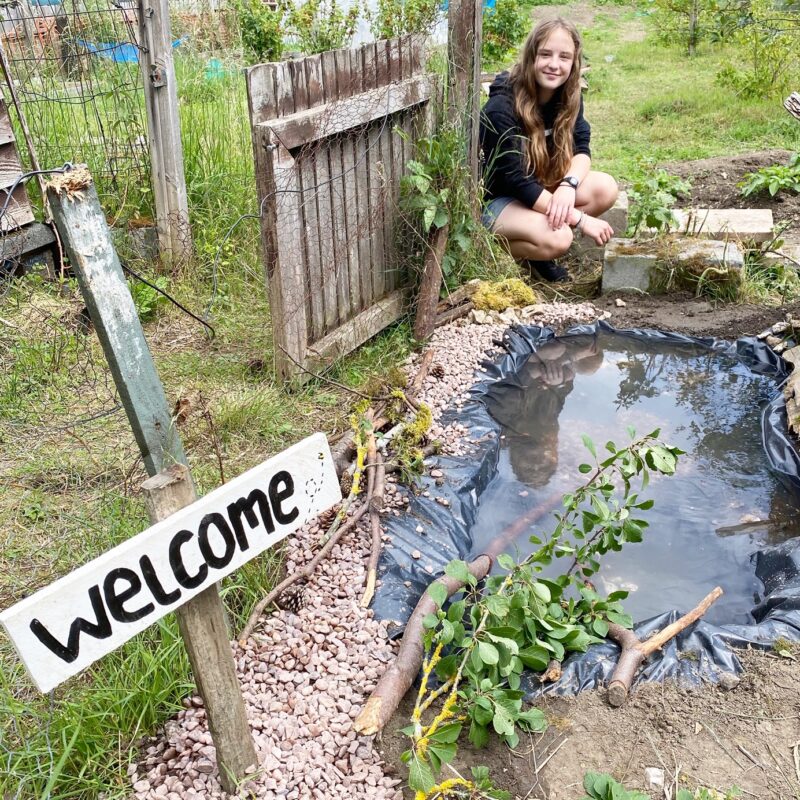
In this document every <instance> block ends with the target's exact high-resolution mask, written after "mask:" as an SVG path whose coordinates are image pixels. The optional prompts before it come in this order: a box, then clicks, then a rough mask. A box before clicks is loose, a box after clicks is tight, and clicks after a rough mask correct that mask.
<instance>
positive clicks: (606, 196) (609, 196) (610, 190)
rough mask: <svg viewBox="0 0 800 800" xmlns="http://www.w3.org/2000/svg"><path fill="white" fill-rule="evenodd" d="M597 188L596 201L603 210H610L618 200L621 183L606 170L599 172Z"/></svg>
mask: <svg viewBox="0 0 800 800" xmlns="http://www.w3.org/2000/svg"><path fill="white" fill-rule="evenodd" d="M597 177H598V181H597V189H596V193H595V202H596V203H597V205H598V206H600V208H601V209H602V210H601V211H600V212H599V213H601V214H602V213H603V211H608V209H609V208H611V206H613V205H614V203H616V202H617V197H618V196H619V184H618V183H617V182H616V181H615V180H614V178H612V177H611V176H610V175H608V174H606V173H605V172H600V173H598V176H597Z"/></svg>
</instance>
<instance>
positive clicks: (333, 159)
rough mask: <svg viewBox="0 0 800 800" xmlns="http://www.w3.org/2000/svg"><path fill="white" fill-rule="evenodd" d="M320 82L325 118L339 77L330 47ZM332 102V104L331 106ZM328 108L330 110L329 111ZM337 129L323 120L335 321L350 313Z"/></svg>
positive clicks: (330, 107)
mask: <svg viewBox="0 0 800 800" xmlns="http://www.w3.org/2000/svg"><path fill="white" fill-rule="evenodd" d="M322 85H323V89H324V91H325V100H326V101H327V102H328V104H330V105H329V106H328V107H326V109H325V112H326V115H328V116H326V120H328V119H329V114H330V112H332V110H333V108H334V107H335V105H341V104H338V103H336V101H337V100H338V99H339V80H338V75H337V64H336V53H335V52H334V51H333V50H330V51H328V52H327V53H323V54H322ZM334 104H335V105H334ZM329 110H330V112H329ZM339 133H340V131H339V130H338V129H337V128H334V129H332V130H331V129H329V128H328V122H327V121H326V123H325V134H324V135H325V136H326V137H327V136H328V135H330V137H331V138H326V142H325V144H326V145H327V148H326V149H327V151H328V163H329V166H330V171H331V172H330V184H329V186H328V189H329V192H330V199H331V224H332V227H331V237H332V238H333V264H332V267H333V270H332V273H329V276H331V275H332V276H334V277H335V285H336V304H337V308H338V321H339V323H342V322H344V321H345V320H347V319H349V318H350V316H351V302H350V276H349V264H348V261H347V217H346V213H345V208H344V197H343V185H342V173H343V166H342V147H341V142H340V141H339V139H338V138H337V134H339Z"/></svg>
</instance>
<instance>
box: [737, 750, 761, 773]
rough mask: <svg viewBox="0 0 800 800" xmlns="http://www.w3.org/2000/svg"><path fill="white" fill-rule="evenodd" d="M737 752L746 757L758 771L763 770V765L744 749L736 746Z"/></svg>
mask: <svg viewBox="0 0 800 800" xmlns="http://www.w3.org/2000/svg"><path fill="white" fill-rule="evenodd" d="M736 748H737V750H739V751H740V752H741V753H743V754H744V755H746V756H747V757H748V758H749V759H750V760H751V761H752V762H753V763H754V764H755V765H756V766H757V767H758V768H759V769H762V770H763V769H764V765H763V764H762V763H761V762H760V761H759V760H758V759H757V758H756V757H755V756H754V755H753V754H752V753H751V752H750V751H749V750H748V749H747V748H746V747H743V746H742V745H740V744H737V745H736Z"/></svg>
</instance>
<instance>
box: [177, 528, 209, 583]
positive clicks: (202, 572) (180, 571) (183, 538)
mask: <svg viewBox="0 0 800 800" xmlns="http://www.w3.org/2000/svg"><path fill="white" fill-rule="evenodd" d="M193 538H194V534H193V533H192V532H191V531H178V532H177V533H176V534H175V535H174V536H173V537H172V541H171V542H170V543H169V565H170V567H172V574H173V575H174V576H175V579H176V580H177V581H178V583H179V584H180V585H181V586H183V587H184V588H185V589H194V588H195V586H199V585H200V584H201V583H202V582H203V581H204V580H205V579H206V576H207V575H208V564H201V565H200V569H198V570H197V575H189V573H188V572H186V565H185V564H184V563H183V556H182V555H181V547H183V545H185V544H186V542H188V541H189V540H191V539H193Z"/></svg>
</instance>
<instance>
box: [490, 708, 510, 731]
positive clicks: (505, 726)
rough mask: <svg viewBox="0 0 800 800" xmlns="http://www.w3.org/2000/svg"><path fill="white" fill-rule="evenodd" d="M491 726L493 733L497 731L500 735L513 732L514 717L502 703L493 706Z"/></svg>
mask: <svg viewBox="0 0 800 800" xmlns="http://www.w3.org/2000/svg"><path fill="white" fill-rule="evenodd" d="M492 727H493V728H494V730H495V733H499V734H500V735H501V736H504V735H505V736H511V735H513V733H514V719H513V718H512V716H511V714H509V712H508V710H507V709H506V708H504V707H503V706H502V705H499V704H498V705H496V706H495V709H494V717H492Z"/></svg>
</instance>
